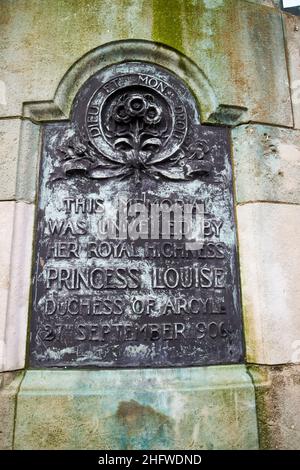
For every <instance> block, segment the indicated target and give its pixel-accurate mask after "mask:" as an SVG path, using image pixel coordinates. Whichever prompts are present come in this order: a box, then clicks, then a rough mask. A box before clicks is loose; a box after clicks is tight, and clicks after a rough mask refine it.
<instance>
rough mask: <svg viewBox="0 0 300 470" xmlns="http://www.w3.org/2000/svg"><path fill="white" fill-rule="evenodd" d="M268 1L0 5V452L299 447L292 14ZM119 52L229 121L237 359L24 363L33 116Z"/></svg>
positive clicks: (298, 186) (297, 156) (208, 115)
mask: <svg viewBox="0 0 300 470" xmlns="http://www.w3.org/2000/svg"><path fill="white" fill-rule="evenodd" d="M277 4H278V2H276V1H271V0H265V1H263V0H262V1H259V0H251V1H250V0H184V1H183V0H168V1H165V2H162V1H159V0H114V1H113V2H112V1H111V0H110V1H108V0H100V1H99V0H52V1H51V2H49V1H48V0H19V1H18V2H15V1H13V0H3V1H2V2H1V3H0V23H1V28H0V30H1V37H0V49H1V64H0V163H1V176H0V178H1V184H0V201H1V202H0V224H1V225H0V227H1V228H0V230H1V232H0V238H1V250H0V261H1V262H0V295H1V304H0V305H1V307H0V370H1V374H0V377H1V379H0V388H1V390H0V396H1V401H0V423H1V424H0V426H1V427H2V428H1V429H0V447H1V448H5V449H10V448H17V449H25V448H26V449H31V448H53V449H63V448H105V449H110V448H115V449H118V448H119V449H130V448H142V449H146V448H149V449H151V448H162V449H164V448H165V449H171V448H186V449H188V448H189V449H196V448H198V449H205V448H206V449H224V448H225V449H241V448H248V449H254V448H258V447H259V446H260V447H261V448H279V449H293V448H299V447H300V428H299V423H300V402H299V394H300V384H299V379H298V378H297V377H298V375H299V372H300V320H299V301H300V284H299V266H300V248H299V237H300V229H299V219H300V205H299V204H300V20H299V18H296V17H293V16H289V15H287V14H283V13H282V12H281V11H280V10H279V8H278V6H277ZM125 60H146V61H149V62H154V63H157V64H159V65H163V66H166V67H167V68H169V69H170V70H172V71H173V72H174V73H176V74H177V75H178V76H179V77H181V78H182V79H183V80H184V81H185V82H186V83H187V84H188V86H189V87H190V88H191V89H192V91H193V93H194V95H195V96H196V98H197V100H198V102H199V106H200V109H201V119H202V122H203V123H209V124H212V125H213V124H219V125H220V124H221V125H222V124H223V125H229V126H230V127H231V141H232V159H233V167H234V174H235V202H236V217H237V227H238V238H239V255H240V269H241V280H242V302H243V317H244V328H245V343H246V358H245V365H242V366H225V365H224V366H218V367H202V368H192V369H172V370H171V369H169V370H155V369H150V370H130V371H126V372H124V371H118V370H115V371H91V372H88V371H84V372H83V371H79V370H78V371H53V370H48V371H30V370H27V371H26V372H25V373H24V372H21V371H22V370H23V369H25V364H26V359H25V358H26V342H27V324H28V314H29V296H30V278H31V274H30V273H31V262H32V244H33V238H34V234H35V228H34V210H35V200H36V190H37V184H36V182H37V173H38V170H37V169H38V162H39V155H40V126H41V123H42V122H45V121H48V120H61V119H66V118H68V115H69V110H70V106H71V103H72V100H73V98H74V96H75V93H76V91H77V90H78V88H79V87H80V85H81V84H82V83H83V82H84V81H85V80H86V79H87V78H88V77H89V76H91V75H92V74H93V73H94V72H95V71H96V70H98V69H100V68H102V67H105V66H106V65H109V64H112V63H115V62H121V61H125ZM14 371H16V372H14ZM17 371H20V372H17ZM141 423H143V425H141Z"/></svg>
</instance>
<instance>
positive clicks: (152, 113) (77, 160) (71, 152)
mask: <svg viewBox="0 0 300 470" xmlns="http://www.w3.org/2000/svg"><path fill="white" fill-rule="evenodd" d="M165 114H166V107H164V106H163V104H162V103H160V102H159V100H158V99H157V98H155V96H154V95H152V94H151V93H145V92H143V93H142V92H129V93H124V94H122V95H121V96H119V97H118V98H117V99H115V100H114V101H112V103H110V105H109V106H108V109H107V110H106V112H105V113H104V117H103V134H104V137H105V139H106V141H107V143H108V145H109V146H110V147H112V148H113V150H114V152H113V156H111V152H110V155H108V154H107V155H106V154H104V152H101V153H100V152H99V150H98V149H97V148H96V147H95V145H94V144H93V143H92V142H91V141H90V140H88V139H86V138H81V139H80V138H79V137H76V136H75V137H73V138H71V139H69V140H68V141H67V142H66V143H65V144H64V145H63V146H61V147H59V149H58V150H59V153H60V155H61V157H62V159H63V166H62V171H63V174H64V175H65V176H70V175H71V174H74V173H84V174H85V175H86V176H88V177H90V178H96V179H105V178H113V177H119V178H127V177H130V176H134V177H135V179H136V181H139V180H140V179H141V177H142V176H143V175H147V176H150V177H152V178H156V179H158V178H166V179H169V180H179V181H180V180H190V179H193V178H196V177H198V178H199V177H204V176H208V175H209V173H210V164H209V162H207V160H206V157H207V155H208V153H209V147H208V144H207V142H206V141H204V140H197V141H195V142H193V143H192V144H191V145H189V146H188V147H184V146H183V145H182V146H181V148H180V149H179V150H177V151H176V152H175V153H174V154H173V155H165V154H163V152H161V151H162V149H163V148H164V146H165V145H166V142H167V140H168V137H169V134H170V129H169V127H170V125H168V120H167V116H165Z"/></svg>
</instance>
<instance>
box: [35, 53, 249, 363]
mask: <svg viewBox="0 0 300 470" xmlns="http://www.w3.org/2000/svg"><path fill="white" fill-rule="evenodd" d="M229 148H230V147H229V143H228V136H227V129H226V128H221V127H213V126H202V125H201V123H200V121H199V111H198V108H197V105H196V103H195V101H194V98H193V97H192V95H191V94H190V92H189V90H188V89H187V88H186V87H185V85H184V84H183V83H182V82H181V81H180V80H179V79H178V78H177V77H175V76H174V75H173V74H171V73H170V72H168V71H167V70H164V69H163V68H161V67H158V66H155V65H151V64H143V63H137V62H133V63H127V64H119V65H115V66H112V67H110V68H108V69H104V70H102V71H100V72H99V73H97V74H96V75H95V76H93V77H91V79H89V80H88V81H87V82H86V84H85V85H84V86H83V87H82V89H81V90H80V91H79V93H78V95H77V96H76V98H75V100H74V104H73V109H72V114H71V117H70V121H69V122H61V123H51V124H45V125H44V129H43V145H42V157H41V170H40V188H39V201H38V214H37V237H36V248H35V264H34V278H33V292H32V318H31V335H30V338H31V340H30V363H31V366H32V367H68V366H69V367H163V366H185V365H186V366H190V365H207V364H221V363H239V362H241V361H242V360H243V344H242V326H241V313H240V299H239V280H238V273H237V261H236V237H235V225H234V215H233V199H232V174H231V166H230V156H229ZM200 209H201V210H200ZM198 232H199V233H200V232H201V236H202V238H201V243H199V240H198V239H196V238H195V233H196V234H198ZM195 240H196V242H195Z"/></svg>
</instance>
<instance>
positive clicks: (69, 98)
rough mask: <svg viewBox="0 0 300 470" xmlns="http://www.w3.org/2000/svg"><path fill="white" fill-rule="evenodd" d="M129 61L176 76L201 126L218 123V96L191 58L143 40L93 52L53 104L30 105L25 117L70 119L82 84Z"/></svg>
mask: <svg viewBox="0 0 300 470" xmlns="http://www.w3.org/2000/svg"><path fill="white" fill-rule="evenodd" d="M130 61H143V62H151V63H155V64H157V65H160V66H162V67H165V68H166V69H169V70H170V71H171V72H173V73H175V74H176V75H177V76H178V77H179V78H181V79H182V80H183V81H184V82H185V83H186V85H187V86H188V87H189V88H190V90H191V91H192V93H193V94H194V97H195V98H196V100H197V102H198V104H199V107H200V110H201V111H200V112H201V121H202V122H207V121H211V122H213V121H214V122H217V120H214V118H213V116H215V115H216V113H217V111H218V109H219V107H220V106H219V103H218V99H217V96H216V94H215V92H214V90H213V88H212V86H211V84H210V82H209V80H208V78H207V77H206V76H205V74H204V73H203V71H202V70H201V69H200V68H199V67H198V66H197V65H196V64H195V63H194V62H193V61H191V60H190V59H189V58H188V57H186V56H185V55H183V54H182V53H180V52H178V51H176V50H175V49H172V48H170V47H168V46H165V45H163V44H158V43H154V42H151V41H144V40H124V41H116V42H111V43H108V44H105V45H103V46H99V47H97V48H96V49H93V50H91V51H90V52H88V53H87V54H85V55H84V56H83V57H81V58H80V59H79V60H78V61H77V62H75V63H74V64H73V65H72V66H71V67H70V69H69V70H68V71H67V72H66V73H65V75H64V77H63V78H62V80H61V81H60V83H59V85H58V87H57V90H56V92H55V95H54V98H53V100H49V101H42V102H27V103H24V105H23V117H25V118H29V119H31V120H32V121H35V122H43V121H53V120H64V119H68V118H69V115H70V110H71V106H72V102H73V100H74V98H75V96H76V94H77V92H78V90H79V89H80V87H81V86H82V85H83V83H84V82H85V81H86V80H87V79H88V78H89V77H91V76H92V75H93V74H94V73H96V72H97V71H99V69H102V68H105V67H108V66H110V65H113V64H117V63H121V62H130Z"/></svg>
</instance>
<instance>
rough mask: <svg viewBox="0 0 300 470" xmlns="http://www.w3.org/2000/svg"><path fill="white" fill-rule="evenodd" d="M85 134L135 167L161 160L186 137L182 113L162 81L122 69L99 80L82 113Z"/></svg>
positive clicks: (107, 152)
mask: <svg viewBox="0 0 300 470" xmlns="http://www.w3.org/2000/svg"><path fill="white" fill-rule="evenodd" d="M85 125H86V129H87V134H88V136H89V139H90V140H91V141H92V142H93V144H94V145H95V147H96V148H97V149H98V150H99V151H100V152H101V153H103V154H104V155H106V156H109V157H110V158H111V159H112V160H114V161H124V155H126V158H127V159H128V161H130V162H132V164H133V163H135V164H136V165H137V166H139V165H145V164H146V163H147V162H148V161H149V160H151V162H152V163H156V162H159V161H163V160H165V159H166V158H168V157H169V156H171V155H173V154H174V153H175V152H176V151H177V150H178V149H179V147H180V145H181V144H182V142H183V141H184V139H185V136H186V132H187V113H186V109H185V106H184V104H183V102H182V100H181V97H180V96H179V94H178V93H177V91H176V90H175V88H174V87H173V86H172V85H171V84H170V83H167V82H166V81H163V80H161V79H159V78H156V77H155V76H154V75H149V74H138V73H132V74H128V73H127V74H123V75H119V76H117V77H114V78H113V79H110V80H108V81H106V82H105V83H103V84H102V85H101V87H99V88H98V89H97V90H96V91H95V92H94V94H93V96H92V98H91V99H90V101H89V103H88V106H87V110H86V116H85Z"/></svg>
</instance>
